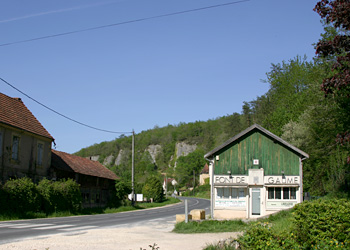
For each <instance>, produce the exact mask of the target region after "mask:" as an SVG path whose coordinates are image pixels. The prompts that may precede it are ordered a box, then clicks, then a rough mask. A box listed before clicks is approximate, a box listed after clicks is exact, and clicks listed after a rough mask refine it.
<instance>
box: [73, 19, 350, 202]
mask: <svg viewBox="0 0 350 250" xmlns="http://www.w3.org/2000/svg"><path fill="white" fill-rule="evenodd" d="M338 32H340V31H339V30H338V29H336V28H334V27H331V26H329V25H328V26H325V33H324V34H323V35H322V37H321V41H328V40H329V39H331V38H332V37H334V36H335V35H336V34H338ZM315 42H316V41H315ZM335 58H336V55H327V57H324V56H323V57H318V58H312V59H307V58H305V57H304V58H303V57H301V56H296V57H295V58H292V59H290V60H289V61H283V62H280V63H277V64H272V65H271V70H270V72H267V74H266V80H265V81H264V83H262V84H268V85H269V90H268V91H267V93H265V94H264V95H262V96H258V97H257V98H256V99H255V100H252V101H247V102H244V103H243V106H242V111H241V112H240V113H236V112H234V111H233V113H232V114H230V115H227V116H224V117H218V118H216V119H211V120H208V121H196V122H193V123H188V124H185V123H180V124H176V125H170V124H169V125H168V126H166V127H162V128H160V127H154V128H153V129H150V130H147V131H142V132H141V133H139V134H136V136H135V148H136V150H135V151H136V153H135V171H136V175H135V180H136V182H137V185H136V191H137V192H138V191H141V189H142V185H143V183H144V182H145V180H146V178H147V177H149V176H159V178H162V177H161V173H166V174H167V176H168V177H175V178H176V180H177V181H178V183H179V184H178V187H177V188H179V187H180V188H181V187H186V186H193V173H195V176H196V178H197V180H198V176H199V173H200V171H201V169H202V168H203V166H204V164H205V160H204V158H203V156H204V154H205V153H207V152H208V151H210V150H212V149H214V148H215V147H216V146H218V145H220V144H222V143H223V142H225V141H226V140H227V139H229V138H231V137H233V136H235V135H236V134H237V133H239V132H241V131H242V130H244V129H246V128H247V127H249V126H250V125H253V124H254V123H257V124H259V125H261V126H263V127H264V128H266V129H267V130H270V131H271V132H272V133H274V134H276V135H277V136H279V137H281V138H283V139H285V140H286V141H287V142H289V143H291V144H292V145H294V146H296V147H298V148H300V149H301V150H303V151H304V152H307V153H308V154H309V155H310V158H309V159H308V160H306V161H305V162H304V173H303V174H304V191H309V192H311V194H313V195H325V194H329V193H331V194H337V195H340V194H345V193H347V192H349V181H350V171H349V163H350V157H349V155H350V153H349V151H350V147H349V140H348V137H346V136H344V135H346V131H350V121H349V119H350V107H349V103H350V102H349V97H348V96H349V93H348V92H349V90H348V89H345V90H340V91H338V92H334V93H333V94H327V93H326V92H325V89H324V88H322V87H321V86H323V85H322V82H323V80H324V79H325V78H329V77H332V76H333V75H334V74H335V72H334V71H332V70H331V67H332V65H333V63H334V61H335ZM341 91H343V92H341ZM344 91H345V92H344ZM346 91H347V92H346ZM325 94H327V96H325ZM219 108H220V107H218V109H219ZM131 140H132V139H131V136H125V135H122V136H120V137H119V138H117V139H115V140H113V141H110V142H102V143H100V144H95V145H92V146H90V147H87V148H83V149H81V150H80V151H79V152H77V153H76V154H77V155H79V156H83V157H88V156H95V155H99V159H98V160H99V161H100V162H101V163H104V164H105V165H106V166H107V167H109V168H110V169H111V170H113V171H114V172H115V173H116V174H117V175H118V176H120V177H121V178H123V179H126V180H130V179H131ZM180 143H183V144H181V145H187V146H188V148H189V150H187V151H185V152H183V153H180V154H179V150H180V148H179V145H180ZM106 159H108V161H106ZM175 165H176V167H175V168H174V166H175Z"/></svg>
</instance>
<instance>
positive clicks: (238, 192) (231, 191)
mask: <svg viewBox="0 0 350 250" xmlns="http://www.w3.org/2000/svg"><path fill="white" fill-rule="evenodd" d="M216 198H217V199H245V191H244V188H216Z"/></svg>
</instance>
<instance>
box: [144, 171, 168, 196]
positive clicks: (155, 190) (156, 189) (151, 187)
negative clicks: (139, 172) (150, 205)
mask: <svg viewBox="0 0 350 250" xmlns="http://www.w3.org/2000/svg"><path fill="white" fill-rule="evenodd" d="M142 193H143V195H144V196H145V197H147V198H148V199H150V198H153V201H155V202H162V201H163V199H164V192H163V186H162V183H161V182H160V180H159V179H158V178H157V177H154V176H153V177H149V178H148V179H147V180H146V182H145V185H144V186H143V188H142Z"/></svg>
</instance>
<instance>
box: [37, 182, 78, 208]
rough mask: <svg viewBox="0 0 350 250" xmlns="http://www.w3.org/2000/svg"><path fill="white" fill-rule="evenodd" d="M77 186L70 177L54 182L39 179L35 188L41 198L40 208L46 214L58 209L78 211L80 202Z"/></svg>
mask: <svg viewBox="0 0 350 250" xmlns="http://www.w3.org/2000/svg"><path fill="white" fill-rule="evenodd" d="M79 186H80V185H79V184H78V183H76V182H75V181H73V180H72V179H68V180H60V181H56V182H55V181H50V180H47V179H43V180H41V181H40V182H39V183H38V185H37V189H38V192H39V193H40V195H41V198H42V206H41V207H42V210H43V211H44V212H45V213H46V214H49V213H51V212H58V211H71V212H76V211H79V210H80V208H81V203H82V197H81V193H80V188H79Z"/></svg>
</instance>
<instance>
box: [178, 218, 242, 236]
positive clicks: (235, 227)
mask: <svg viewBox="0 0 350 250" xmlns="http://www.w3.org/2000/svg"><path fill="white" fill-rule="evenodd" d="M247 226H248V224H247V223H245V222H243V221H242V220H222V221H218V220H203V221H199V222H198V221H190V222H188V223H185V222H180V223H177V224H175V228H174V230H173V232H175V233H182V234H193V233H223V232H241V231H243V230H244V229H245V228H246V227H247Z"/></svg>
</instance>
